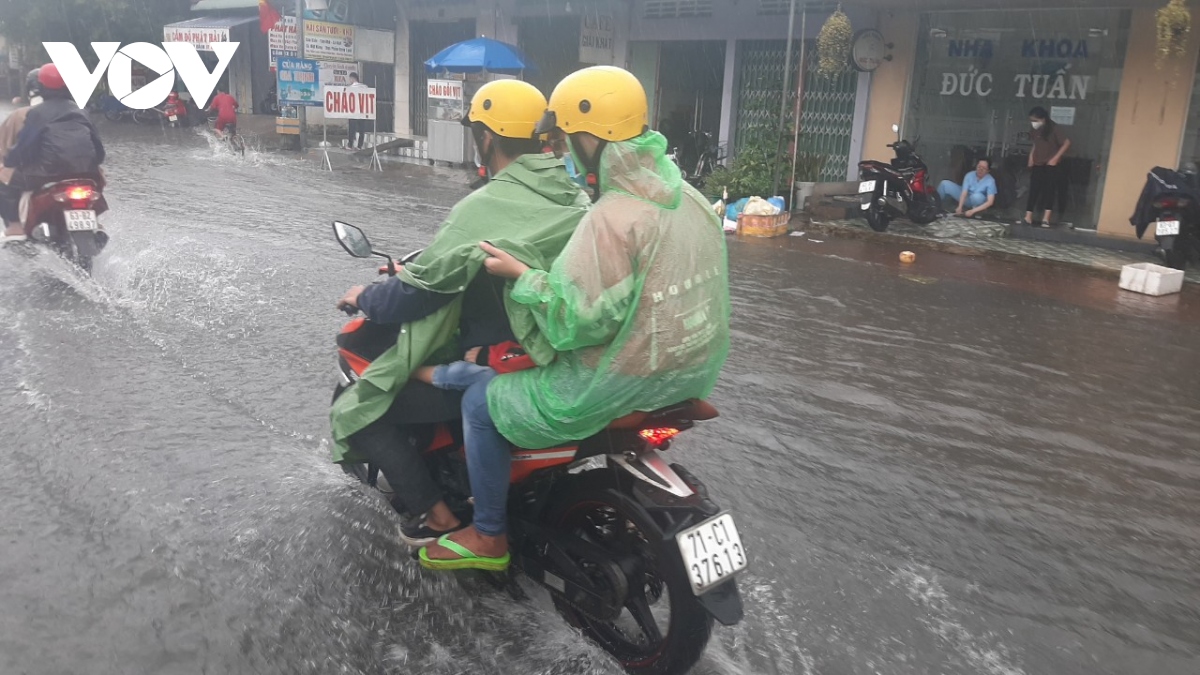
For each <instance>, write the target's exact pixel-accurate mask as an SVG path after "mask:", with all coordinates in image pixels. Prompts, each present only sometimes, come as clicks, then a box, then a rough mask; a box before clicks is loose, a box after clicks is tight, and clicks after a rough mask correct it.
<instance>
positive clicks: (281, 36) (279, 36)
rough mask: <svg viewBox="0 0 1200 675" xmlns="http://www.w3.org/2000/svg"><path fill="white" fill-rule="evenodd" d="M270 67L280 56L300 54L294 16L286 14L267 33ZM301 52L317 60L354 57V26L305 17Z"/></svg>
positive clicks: (342, 59) (344, 59)
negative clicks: (302, 50) (302, 49)
mask: <svg viewBox="0 0 1200 675" xmlns="http://www.w3.org/2000/svg"><path fill="white" fill-rule="evenodd" d="M267 45H268V49H269V50H270V54H271V67H272V68H273V67H275V63H276V61H278V59H279V57H281V56H296V57H298V56H300V53H299V49H298V45H299V40H298V39H297V36H296V17H294V16H285V17H283V18H282V19H280V20H279V23H277V24H275V27H274V28H272V29H271V31H270V33H269V34H268V35H267ZM304 56H305V58H309V59H315V60H318V61H354V26H348V25H346V24H340V23H329V22H327V21H315V20H312V19H306V20H305V21H304Z"/></svg>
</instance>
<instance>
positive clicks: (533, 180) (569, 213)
mask: <svg viewBox="0 0 1200 675" xmlns="http://www.w3.org/2000/svg"><path fill="white" fill-rule="evenodd" d="M545 105H546V103H545V97H543V96H542V95H541V94H540V93H539V92H538V91H537V90H536V89H535V88H534V87H532V86H531V85H529V84H527V83H524V82H519V81H516V80H501V81H497V82H492V83H489V84H488V85H485V86H484V87H483V88H481V89H480V90H479V92H478V93H477V94H476V96H475V98H474V99H473V101H472V106H471V111H470V113H469V115H468V123H472V124H474V125H475V129H474V130H475V133H476V139H477V145H478V146H480V148H481V150H480V152H481V156H483V158H484V163H485V165H488V166H489V167H492V168H493V169H494V168H495V167H498V166H502V167H503V168H500V170H498V171H496V172H495V175H493V176H492V178H491V180H490V181H489V182H488V183H487V184H486V185H485V186H484V187H482V188H481V189H479V190H477V191H476V192H474V193H472V194H470V195H468V196H467V197H466V198H464V199H463V200H462V201H460V202H459V203H458V204H457V205H455V207H454V208H453V209H452V210H451V212H450V215H449V217H447V219H446V220H445V222H444V223H443V224H442V226H441V228H440V229H439V231H438V234H437V236H436V237H435V238H434V240H433V242H432V243H431V244H430V245H429V247H428V248H426V249H425V250H424V251H423V252H422V253H421V254H420V255H419V256H418V257H417V258H416V259H415V260H414V261H412V262H410V263H408V264H406V265H405V266H404V268H403V270H402V271H401V272H400V274H399V275H398V277H397V280H393V281H391V282H389V283H390V284H392V286H393V287H397V288H398V287H401V286H402V287H403V293H401V295H404V296H405V297H402V298H400V300H401V301H403V302H407V303H409V304H412V302H413V300H412V298H413V297H419V298H423V300H421V301H422V302H423V303H424V304H423V305H422V306H423V307H426V308H428V307H436V310H435V311H432V312H431V313H430V312H426V313H424V315H423V316H421V318H419V319H417V320H412V321H404V327H403V329H402V330H401V331H400V334H399V336H398V339H397V342H396V345H395V346H394V347H392V348H391V349H389V350H388V351H387V352H385V353H384V354H383V355H381V356H380V357H378V358H377V359H376V360H374V361H373V362H372V364H371V366H370V367H369V368H368V369H367V370H366V371H365V372H364V373H363V375H362V377H361V379H359V381H358V382H356V383H355V384H354V385H352V386H351V387H350V388H349V389H347V390H346V391H345V393H343V394H342V396H341V397H340V398H338V399H337V401H336V402H335V403H334V405H333V409H332V412H331V414H330V419H331V423H332V430H333V441H334V447H333V461H334V462H365V461H367V460H368V459H371V460H372V461H375V462H376V463H377V464H380V463H379V462H378V461H377V459H376V456H375V455H372V456H371V457H370V458H368V457H365V456H364V455H363V454H362V453H363V451H362V450H361V448H360V445H361V444H360V443H357V442H353V441H355V440H356V439H357V440H362V434H360V432H363V431H364V430H366V429H368V427H372V428H371V429H369V430H368V431H369V432H371V433H372V434H375V433H376V432H382V433H383V434H384V435H383V437H382V440H381V441H377V442H376V443H375V445H380V444H382V445H384V446H385V449H386V446H389V445H394V446H399V445H402V440H401V439H402V438H403V437H402V435H401V434H400V433H399V432H398V431H396V430H395V429H394V428H393V427H394V426H395V425H389V424H382V423H381V424H380V425H375V424H374V423H376V422H377V421H381V418H384V416H385V415H388V420H390V419H391V417H392V416H393V415H392V413H390V412H389V409H391V408H392V405H393V402H394V401H396V400H397V395H398V393H400V392H401V391H402V390H405V388H406V387H407V386H408V385H409V382H410V380H409V378H410V376H411V375H412V373H413V371H415V370H416V369H417V368H418V367H420V366H421V365H423V364H426V363H427V362H428V361H429V360H430V359H431V357H433V356H434V355H435V353H436V352H438V351H439V350H443V349H444V348H447V347H450V348H455V347H457V346H458V345H456V340H455V337H456V333H457V331H458V330H459V326H460V317H461V316H462V311H463V309H462V308H463V304H464V295H467V293H465V292H466V291H467V290H468V287H470V286H471V285H472V282H473V281H474V280H475V277H476V275H477V274H478V273H479V272H480V270H481V269H482V267H483V261H484V260H485V259H486V258H487V255H486V254H485V253H484V252H483V251H482V250H480V249H479V242H480V241H483V240H488V241H493V242H495V243H497V244H498V245H502V246H505V247H506V248H510V247H511V250H513V251H514V252H516V253H517V255H519V256H521V258H522V259H523V260H527V261H528V262H529V263H530V264H532V265H538V266H547V267H548V266H549V265H550V263H551V262H552V261H553V260H554V259H555V257H557V256H558V254H559V252H560V251H561V250H562V248H563V246H564V245H565V244H566V242H567V240H568V239H569V238H570V237H571V234H572V233H573V232H574V231H575V228H576V226H577V225H578V223H579V221H580V219H581V218H582V217H583V216H584V214H585V213H586V211H587V209H588V207H589V205H590V201H589V200H588V198H587V195H586V194H584V193H583V192H582V191H581V190H580V189H579V188H578V186H577V185H575V184H574V183H573V182H572V181H571V179H570V177H569V176H568V175H567V173H566V171H565V170H564V168H563V163H562V161H561V160H559V159H557V158H555V157H554V156H553V155H551V154H519V155H517V156H507V155H505V154H504V151H505V148H506V147H508V148H514V147H515V148H523V147H525V145H528V146H529V147H530V148H533V149H537V148H538V147H539V145H540V144H539V143H538V142H537V141H536V140H533V139H534V138H535V135H534V133H533V129H534V126H535V125H536V123H537V120H538V119H540V117H541V115H542V114H543V113H544V111H545ZM483 139H490V140H488V141H484V140H483ZM512 154H514V155H516V154H517V153H515V152H514V153H512ZM479 281H483V280H482V279H481V280H479ZM509 285H510V286H511V283H510V284H509ZM360 290H361V289H354V290H352V291H351V292H350V294H348V295H347V297H346V298H343V300H342V303H341V304H342V305H351V306H359V305H360V304H361V306H362V307H363V309H364V310H365V311H366V312H367V314H368V316H371V318H372V319H376V320H378V319H379V317H376V316H374V315H373V314H372V311H371V310H372V303H370V302H360V297H361V299H362V300H363V301H366V300H368V299H369V298H368V297H367V296H368V295H369V294H374V295H377V296H378V295H381V294H383V293H387V292H390V291H389V290H388V289H384V290H383V291H377V290H376V289H375V288H374V287H372V289H371V290H368V291H365V292H363V295H362V296H360V295H359V292H360ZM391 290H392V291H394V290H396V289H395V288H393V289H391ZM503 295H504V304H505V308H506V309H511V308H513V307H515V306H516V305H515V303H513V302H512V301H511V300H509V299H508V297H507V295H508V294H507V293H504V294H503ZM395 304H396V303H391V304H390V305H389V304H388V303H381V302H379V301H378V298H376V299H375V302H374V306H379V307H380V308H381V310H380V314H382V313H383V311H382V308H384V307H391V306H395ZM387 322H388V323H400V321H387ZM509 323H510V324H511V328H512V334H513V335H514V336H515V337H516V338H517V340H518V341H519V342H521V344H522V345H523V346H525V347H526V349H527V351H528V352H529V354H530V356H531V357H532V358H533V360H534V361H535V362H537V363H542V364H544V363H548V362H549V361H550V360H552V359H553V358H554V351H553V349H552V348H550V347H549V345H548V343H546V341H545V340H544V339H541V338H540V337H539V336H538V335H537V327H536V324H535V323H534V321H533V319H532V318H531V317H529V316H527V315H525V316H523V317H520V318H517V319H515V320H512V321H510V322H509ZM464 346H472V345H464ZM451 358H452V359H453V358H461V352H459V353H458V354H456V355H453V356H452V357H451ZM418 384H419V383H418ZM409 393H411V392H409ZM435 393H436V392H435ZM421 398H422V396H421V395H420V394H418V395H417V396H416V397H408V398H407V399H405V398H402V399H401V401H402V402H403V401H406V400H408V399H413V400H414V401H415V402H418V403H419V402H420V399H421ZM455 408H457V406H455ZM402 412H403V411H401V414H402ZM454 412H455V413H456V412H457V410H455V411H454ZM384 421H386V420H384ZM372 425H374V426H372ZM380 426H382V427H384V428H383V429H382V430H381V429H379V427H380ZM356 434H359V436H355V435H356ZM376 435H377V434H376ZM352 437H355V438H354V439H352ZM411 450H412V449H411V448H399V447H398V448H397V452H407V453H408V454H409V455H410V457H409V458H408V459H409V461H408V463H407V464H405V465H402V466H399V468H398V469H397V470H395V471H391V472H389V470H388V468H389V467H388V465H387V464H382V465H381V468H382V469H383V471H384V475H385V477H386V478H387V479H388V482H389V483H391V484H392V486H393V487H395V488H397V496H398V497H401V498H403V499H404V502H405V506H407V508H406V509H405V510H407V511H409V512H410V513H415V514H419V513H425V512H427V511H428V510H429V509H430V508H431V507H433V506H434V505H435V503H438V502H440V497H441V496H440V494H438V493H437V492H436V487H435V486H433V485H432V480H431V479H429V478H428V472H427V470H426V469H425V468H424V466H423V463H422V462H421V461H420V458H419V455H418V454H417V453H416V452H415V451H412V452H410V451H411ZM412 456H415V457H416V459H415V460H413V459H412ZM385 459H390V457H385ZM394 466H395V465H394ZM389 474H391V475H389ZM418 502H419V503H418Z"/></svg>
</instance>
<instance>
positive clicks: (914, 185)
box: [858, 125, 942, 232]
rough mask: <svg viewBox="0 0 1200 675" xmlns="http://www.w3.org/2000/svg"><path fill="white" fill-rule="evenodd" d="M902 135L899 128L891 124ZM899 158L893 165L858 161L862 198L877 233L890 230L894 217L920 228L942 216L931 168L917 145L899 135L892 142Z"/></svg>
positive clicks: (863, 209) (871, 224) (877, 161)
mask: <svg viewBox="0 0 1200 675" xmlns="http://www.w3.org/2000/svg"><path fill="white" fill-rule="evenodd" d="M892 130H893V131H895V132H896V133H897V135H898V134H899V133H900V127H899V126H897V125H892ZM888 147H889V148H892V149H893V150H894V151H895V153H896V157H895V158H894V159H892V161H891V162H886V163H885V162H881V161H879V160H874V159H871V160H866V161H864V162H859V164H858V171H859V180H860V181H862V182H861V183H859V185H858V192H859V196H860V197H861V203H862V211H863V215H864V216H866V219H867V225H870V226H871V229H872V230H875V231H876V232H883V231H885V230H887V228H888V224H890V223H891V221H892V219H893V218H897V217H906V218H908V219H909V220H911V221H913V222H914V223H916V224H918V225H926V224H928V223H932V222H933V221H934V220H936V219H937V217H938V215H940V214H941V212H942V208H941V204H939V203H938V196H937V191H936V190H935V189H934V187H933V186H932V185H931V184H930V183H929V167H928V166H926V165H925V162H924V161H923V160H922V159H921V157H920V156H919V155H918V154H917V149H916V146H915V145H914V144H913V143H910V142H908V141H906V140H902V139H900V138H899V137H898V136H897V139H896V142H895V143H889V144H888Z"/></svg>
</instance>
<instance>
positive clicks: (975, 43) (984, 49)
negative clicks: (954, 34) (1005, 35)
mask: <svg viewBox="0 0 1200 675" xmlns="http://www.w3.org/2000/svg"><path fill="white" fill-rule="evenodd" d="M994 52H995V45H994V43H993V42H992V41H991V40H951V41H950V46H949V51H948V54H949V56H950V57H951V58H958V59H965V58H971V59H990V58H992V54H993V53H994Z"/></svg>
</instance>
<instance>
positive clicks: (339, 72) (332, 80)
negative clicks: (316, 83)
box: [321, 61, 358, 87]
mask: <svg viewBox="0 0 1200 675" xmlns="http://www.w3.org/2000/svg"><path fill="white" fill-rule="evenodd" d="M357 69H358V66H357V65H355V64H353V63H336V62H334V61H321V84H323V85H332V86H338V87H348V86H350V73H353V72H355V70H357Z"/></svg>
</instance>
